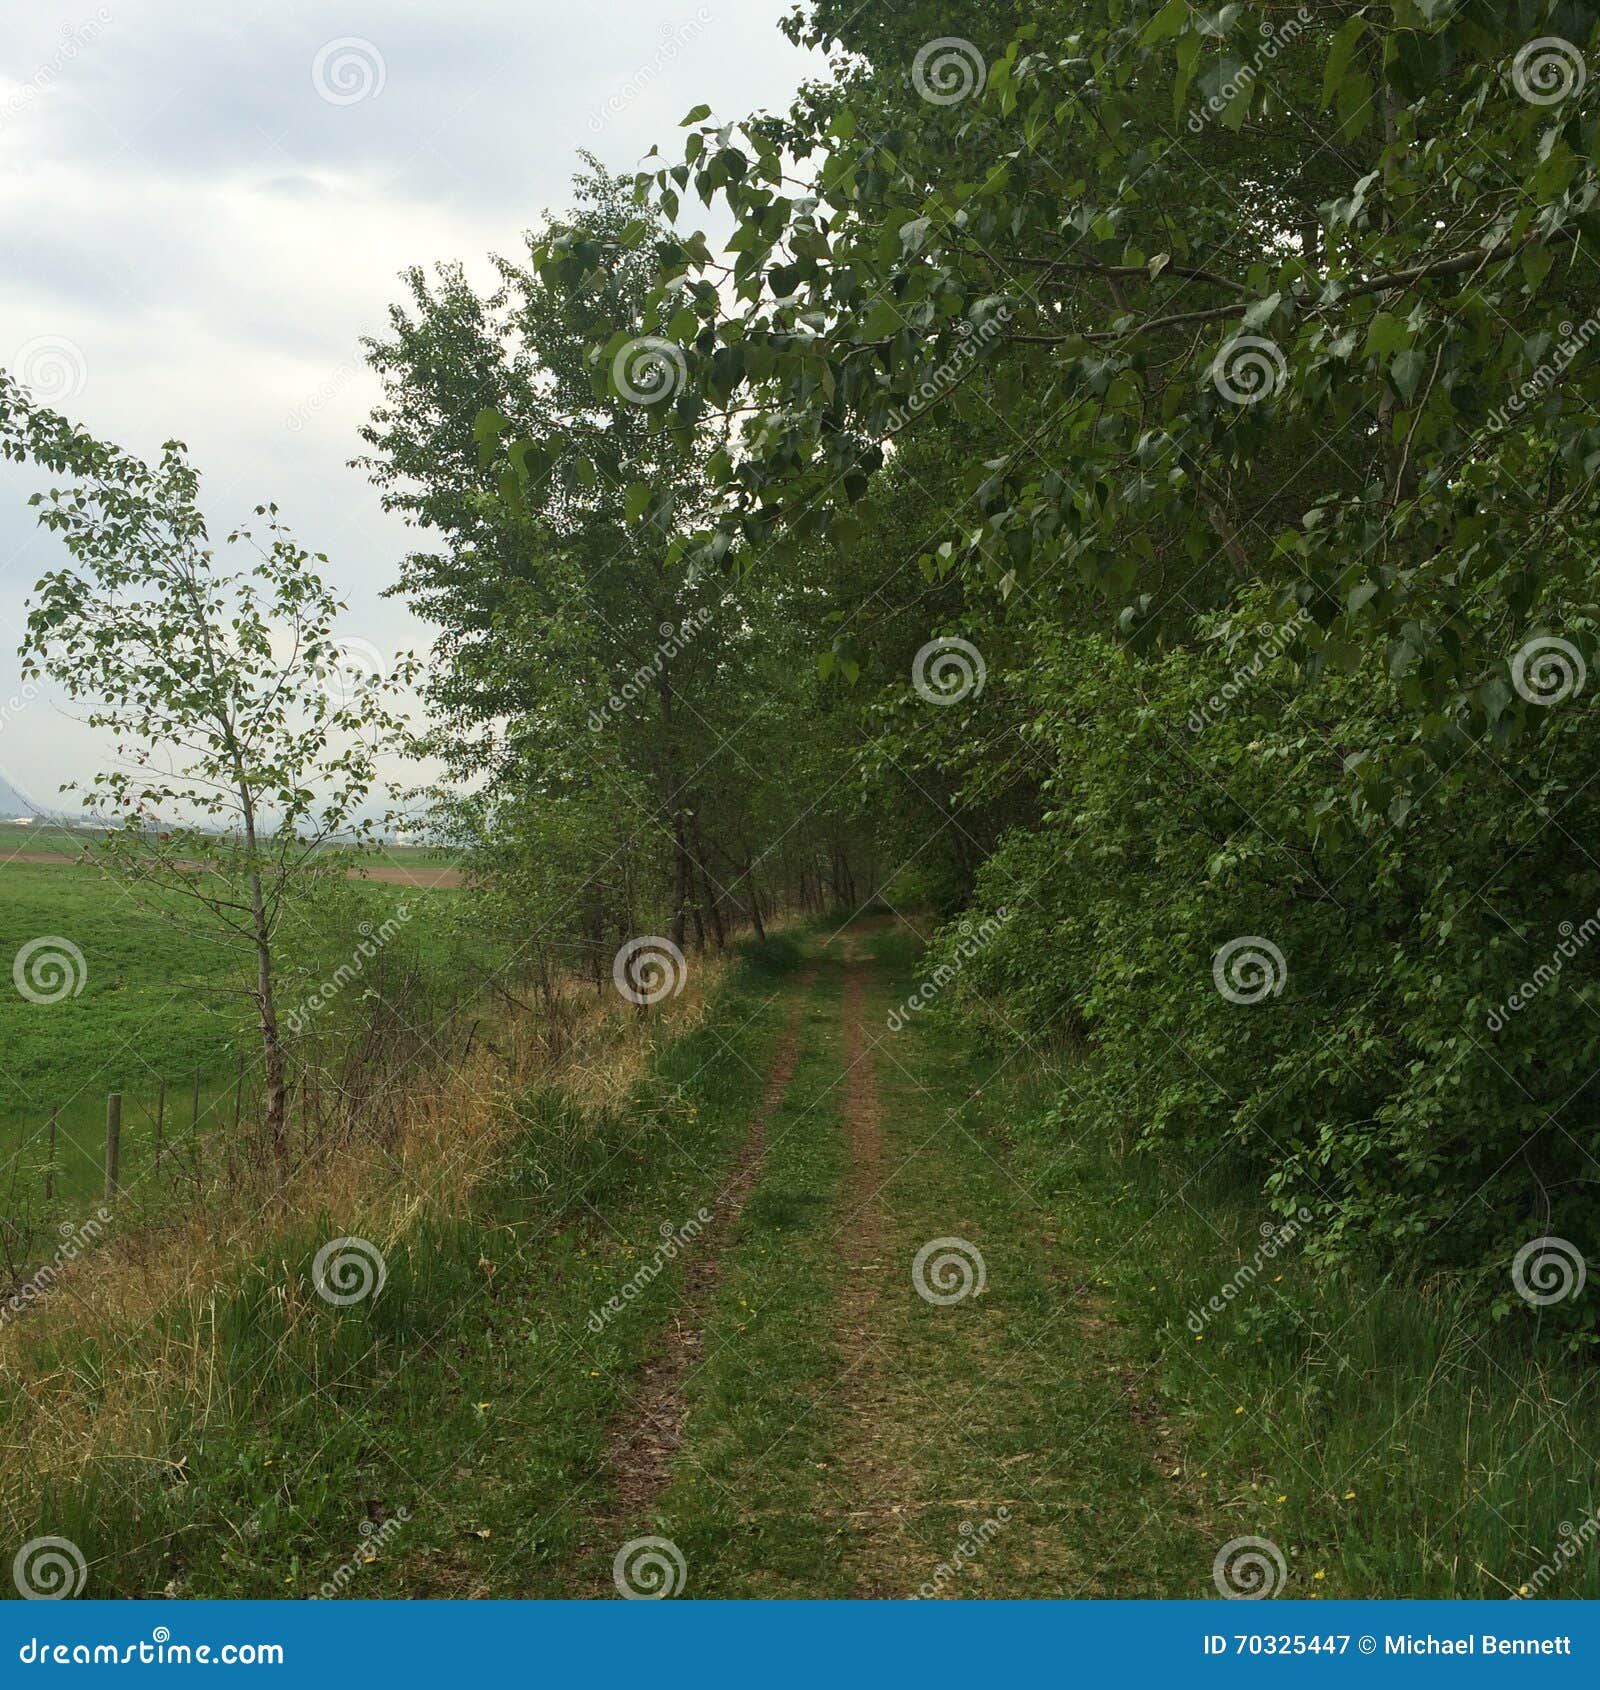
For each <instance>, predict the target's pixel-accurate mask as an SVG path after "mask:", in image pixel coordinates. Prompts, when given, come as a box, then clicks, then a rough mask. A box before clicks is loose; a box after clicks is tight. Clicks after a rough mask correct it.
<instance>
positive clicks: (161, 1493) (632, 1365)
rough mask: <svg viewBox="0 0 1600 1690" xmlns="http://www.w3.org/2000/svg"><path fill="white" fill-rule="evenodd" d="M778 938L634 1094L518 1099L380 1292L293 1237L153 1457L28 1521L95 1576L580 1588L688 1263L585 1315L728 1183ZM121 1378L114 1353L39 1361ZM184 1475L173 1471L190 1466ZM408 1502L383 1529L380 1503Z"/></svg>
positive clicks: (153, 1585)
mask: <svg viewBox="0 0 1600 1690" xmlns="http://www.w3.org/2000/svg"><path fill="white" fill-rule="evenodd" d="M792 964H793V955H792V951H791V950H790V948H789V947H786V946H785V945H783V944H782V943H781V942H775V943H773V944H772V945H769V946H768V947H766V948H764V949H762V950H759V951H757V952H755V953H754V954H752V955H751V956H750V958H749V959H748V960H747V962H746V963H745V965H744V966H743V967H742V969H741V970H740V971H739V972H738V974H737V977H736V978H735V979H734V980H733V981H732V983H731V984H730V985H729V986H728V988H727V989H726V991H725V993H724V995H723V998H722V1002H721V1014H720V1018H719V1021H718V1024H717V1026H716V1027H714V1028H713V1027H706V1028H703V1029H701V1030H700V1031H698V1032H696V1033H693V1034H691V1035H689V1036H688V1037H686V1038H684V1039H682V1040H680V1041H679V1042H677V1043H675V1044H672V1045H669V1046H667V1047H666V1048H665V1049H663V1050H661V1051H660V1052H659V1053H658V1054H657V1056H656V1058H655V1060H654V1062H653V1065H652V1071H651V1074H650V1078H649V1080H648V1081H647V1083H646V1084H645V1085H644V1086H643V1087H642V1088H641V1090H640V1093H639V1095H638V1096H637V1097H636V1098H635V1099H634V1100H633V1102H632V1103H631V1104H630V1105H629V1107H628V1108H627V1109H625V1110H620V1111H617V1112H615V1113H614V1114H611V1115H608V1116H606V1117H604V1118H603V1119H600V1120H598V1121H594V1120H590V1121H582V1120H579V1119H578V1118H576V1117H575V1116H574V1114H573V1113H572V1111H571V1109H570V1108H569V1107H568V1106H567V1105H566V1104H564V1103H563V1101H562V1100H561V1099H560V1098H559V1097H557V1096H555V1095H553V1094H550V1093H537V1094H531V1095H527V1096H524V1097H522V1098H521V1099H519V1100H517V1101H516V1102H515V1105H514V1106H515V1108H516V1109H517V1112H518V1114H519V1116H520V1117H521V1120H522V1123H523V1131H522V1133H521V1134H520V1136H519V1138H518V1140H517V1145H516V1149H515V1152H514V1154H513V1155H511V1156H510V1157H509V1158H508V1160H507V1163H506V1165H505V1167H504V1169H503V1177H502V1178H501V1180H500V1182H499V1183H498V1185H497V1186H496V1187H495V1188H494V1189H493V1190H491V1191H489V1192H487V1193H485V1194H484V1198H483V1201H482V1203H481V1204H480V1206H479V1207H478V1209H477V1211H476V1212H475V1213H474V1215H473V1217H472V1218H471V1219H470V1220H465V1221H461V1222H458V1223H453V1224H448V1225H446V1224H440V1223H437V1222H434V1223H427V1222H424V1223H423V1224H422V1225H420V1226H419V1228H418V1229H417V1230H416V1231H414V1232H413V1233H412V1234H411V1235H410V1236H409V1237H408V1238H407V1239H406V1240H405V1241H404V1242H402V1243H398V1244H395V1245H393V1246H392V1247H390V1248H389V1249H388V1250H387V1251H386V1259H387V1273H388V1278H387V1282H386V1285H385V1288H384V1290H383V1292H382V1294H381V1295H380V1296H378V1297H377V1298H376V1299H373V1300H369V1301H366V1302H363V1303H361V1304H359V1305H356V1306H353V1307H350V1308H330V1307H326V1306H325V1305H323V1304H322V1303H321V1302H320V1301H318V1300H317V1299H316V1298H315V1297H313V1296H311V1295H310V1292H309V1284H310V1269H311V1262H312V1259H313V1257H314V1255H315V1252H316V1250H317V1248H318V1247H319V1246H320V1245H321V1244H322V1243H323V1242H324V1241H325V1240H326V1238H327V1237H328V1236H329V1234H330V1232H332V1231H333V1230H334V1228H333V1223H332V1221H329V1222H327V1223H326V1224H324V1225H322V1226H320V1227H318V1228H317V1229H316V1230H315V1231H313V1232H308V1233H307V1234H306V1235H304V1236H300V1237H294V1238H288V1239H285V1240H283V1241H282V1242H281V1243H280V1245H278V1246H277V1247H275V1248H274V1249H273V1250H272V1251H271V1253H270V1256H264V1257H263V1258H262V1259H261V1260H260V1261H259V1262H257V1263H256V1264H254V1266H253V1267H252V1268H251V1269H250V1270H249V1271H248V1272H247V1273H245V1274H244V1275H243V1276H242V1278H241V1280H240V1281H239V1283H237V1284H236V1285H234V1286H233V1287H231V1288H229V1289H228V1290H226V1291H225V1292H224V1293H223V1294H222V1295H221V1296H220V1297H219V1298H218V1300H217V1305H216V1309H215V1317H214V1321H212V1320H208V1321H207V1322H206V1324H205V1327H204V1329H203V1330H197V1331H196V1332H195V1333H194V1334H192V1340H193V1341H194V1342H196V1343H198V1344H201V1345H205V1346H211V1347H214V1349H215V1350H216V1352H217V1353H218V1354H219V1355H220V1358H221V1361H222V1383H221V1386H220V1388H219V1389H218V1391H217V1392H216V1393H215V1395H214V1396H212V1397H211V1398H210V1399H209V1400H208V1403H207V1412H206V1413H204V1414H203V1415H200V1414H194V1415H191V1416H190V1417H189V1418H187V1419H184V1420H180V1421H178V1422H177V1423H175V1424H174V1425H173V1426H172V1427H171V1428H170V1431H169V1434H168V1435H167V1436H166V1437H164V1438H163V1439H162V1441H161V1446H160V1448H159V1451H158V1452H157V1454H156V1455H155V1456H154V1457H153V1458H152V1459H151V1460H150V1461H148V1462H140V1461H120V1462H115V1463H112V1462H107V1463H104V1464H101V1465H98V1466H96V1467H95V1468H93V1469H92V1470H91V1472H90V1474H89V1475H88V1476H87V1478H86V1479H85V1481H84V1482H82V1483H80V1484H76V1485H73V1486H71V1487H66V1488H55V1489H51V1490H49V1491H48V1492H46V1494H45V1495H44V1496H43V1498H42V1501H41V1503H40V1507H39V1510H38V1513H37V1516H36V1518H34V1519H32V1520H30V1521H20V1520H19V1521H12V1522H9V1523H8V1524H9V1529H10V1531H11V1533H12V1535H13V1536H15V1535H16V1534H17V1533H18V1532H21V1533H22V1538H19V1539H18V1541H22V1540H23V1539H25V1538H27V1537H30V1536H34V1535H39V1533H41V1532H44V1531H45V1530H46V1527H45V1526H44V1524H43V1523H42V1522H45V1521H50V1522H53V1524H51V1525H50V1526H49V1527H48V1530H49V1531H50V1532H54V1533H59V1534H62V1535H65V1536H68V1537H70V1538H71V1539H72V1540H73V1541H74V1542H76V1543H77V1544H79V1546H80V1547H81V1548H82V1549H83V1550H84V1552H85V1554H86V1555H87V1556H88V1558H89V1561H90V1584H89V1591H88V1593H89V1594H91V1595H95V1596H131V1595H141V1594H142V1595H148V1594H150V1593H151V1592H153V1591H159V1590H161V1589H163V1588H165V1587H167V1586H168V1584H169V1582H170V1583H171V1585H172V1586H173V1588H175V1589H176V1590H177V1591H178V1592H179V1593H180V1594H182V1595H184V1596H194V1597H202V1596H257V1597H261V1596H305V1595H311V1594H315V1593H316V1592H317V1591H318V1590H319V1589H320V1588H321V1586H322V1585H323V1583H324V1582H325V1581H328V1580H330V1579H332V1578H333V1577H334V1575H335V1574H336V1572H337V1570H338V1569H339V1568H340V1567H341V1566H343V1565H345V1564H347V1563H349V1562H350V1561H351V1560H352V1558H357V1559H359V1558H361V1557H363V1556H364V1555H367V1554H373V1553H374V1552H375V1549H376V1558H375V1559H374V1560H373V1561H372V1562H371V1563H370V1564H362V1565H361V1566H360V1571H359V1573H358V1574H357V1575H355V1577H354V1582H353V1584H352V1585H351V1586H350V1593H351V1594H359V1595H363V1596H369V1595H370V1596H379V1595H409V1596H430V1595H431V1596H459V1595H467V1594H471V1593H473V1592H475V1591H482V1592H484V1593H486V1594H489V1595H494V1596H528V1595H562V1594H575V1593H578V1592H579V1590H580V1589H581V1575H580V1572H579V1570H578V1569H579V1568H580V1567H581V1564H582V1558H581V1554H580V1547H581V1546H582V1545H583V1544H584V1542H585V1533H586V1531H587V1529H588V1521H589V1519H590V1515H591V1511H592V1510H593V1509H594V1508H595V1507H596V1506H598V1505H599V1503H600V1501H601V1499H603V1497H604V1494H605V1490H606V1486H607V1484H608V1475H607V1472H606V1466H605V1450H606V1438H607V1427H608V1425H609V1423H610V1422H611V1420H612V1418H613V1416H614V1415H615V1413H616V1411H617V1406H618V1402H619V1399H620V1398H621V1397H622V1395H623V1393H624V1392H625V1390H626V1384H627V1381H628V1380H629V1379H630V1378H631V1377H632V1376H633V1374H634V1373H635V1371H636V1370H637V1368H638V1367H639V1366H640V1364H641V1362H642V1360H643V1358H644V1356H645V1355H646V1354H647V1353H648V1351H649V1349H650V1347H651V1346H652V1344H653V1343H654V1342H655V1341H656V1337H657V1334H658V1333H659V1331H660V1328H661V1327H662V1325H663V1324H664V1323H665V1322H666V1321H667V1320H668V1318H669V1317H670V1314H671V1311H672V1306H673V1301H674V1297H675V1294H676V1289H677V1285H678V1282H679V1276H680V1274H681V1271H682V1267H683V1262H682V1260H681V1259H680V1260H679V1261H678V1262H677V1263H675V1264H672V1265H670V1266H669V1267H668V1269H667V1271H665V1272H663V1273H662V1274H661V1275H660V1276H659V1277H656V1278H655V1279H654V1280H653V1281H651V1282H650V1284H649V1285H648V1287H647V1289H646V1292H645V1294H644V1295H643V1296H641V1297H640V1298H639V1299H638V1300H637V1301H635V1302H631V1303H629V1304H627V1305H626V1307H627V1310H628V1312H627V1314H626V1316H625V1317H624V1318H621V1319H618V1320H615V1321H613V1322H611V1323H610V1324H608V1325H606V1326H605V1327H604V1329H603V1330H602V1331H601V1332H600V1333H599V1334H598V1335H596V1334H595V1333H594V1332H593V1331H591V1330H590V1325H589V1321H590V1316H591V1313H592V1312H593V1311H595V1310H596V1309H597V1308H599V1307H600V1306H601V1305H603V1304H604V1302H605V1301H606V1299H607V1298H608V1297H610V1296H613V1295H615V1294H617V1293H618V1292H620V1290H621V1287H622V1286H623V1285H624V1284H625V1283H627V1282H628V1281H629V1280H630V1279H631V1278H632V1277H633V1276H634V1275H635V1274H636V1273H637V1272H638V1270H639V1268H640V1266H641V1264H643V1263H644V1262H646V1261H647V1260H649V1259H650V1257H651V1254H652V1252H653V1251H654V1250H655V1248H656V1246H657V1244H658V1243H659V1241H660V1237H661V1230H660V1229H661V1227H662V1225H663V1223H666V1224H668V1225H680V1224H681V1223H682V1222H683V1221H684V1220H686V1219H687V1218H688V1217H689V1216H691V1215H693V1214H694V1213H695V1212H696V1210H697V1209H698V1208H699V1207H701V1206H702V1205H705V1204H709V1203H711V1202H713V1201H714V1200H715V1195H716V1192H717V1190H718V1189H719V1188H720V1181H721V1179H722V1177H723V1174H724V1172H725V1170H726V1168H727V1167H728V1165H729V1164H730V1163H731V1160H732V1158H733V1157H734V1155H735V1153H736V1151H737V1148H738V1146H739V1145H740V1143H741V1142H742V1140H743V1137H744V1134H745V1130H746V1127H747V1124H748V1120H749V1114H750V1110H751V1108H752V1107H753V1104H754V1100H755V1098H756V1097H757V1096H758V1095H759V1090H760V1084H761V1078H760V1076H761V1072H762V1069H763V1067H764V1064H765V1061H766V1056H767V1052H768V1048H769V1046H770V1043H771V1039H772V1036H773V1032H774V1028H775V1026H776V1024H777V1020H778V1017H779V1015H780V1014H781V1007H780V1005H778V1004H777V1003H775V1002H772V1001H770V1000H772V999H774V997H775V996H776V994H777V992H778V988H779V987H780V986H781V984H782V982H783V981H784V980H785V979H786V978H787V976H788V973H789V970H790V969H791V968H792ZM38 1364H39V1365H40V1366H41V1367H42V1368H45V1369H49V1368H51V1367H52V1366H57V1365H59V1366H61V1367H70V1368H71V1369H72V1370H73V1371H74V1373H75V1374H76V1375H77V1376H78V1377H80V1378H84V1377H87V1378H89V1379H90V1380H91V1381H92V1380H93V1379H94V1378H96V1377H99V1376H103V1377H104V1380H105V1384H106V1388H108V1389H109V1388H111V1385H112V1381H113V1379H114V1376H115V1371H116V1368H117V1366H118V1365H126V1362H125V1361H119V1358H116V1357H104V1356H94V1355H85V1354H84V1353H83V1351H82V1349H81V1347H74V1348H72V1349H71V1350H70V1351H68V1352H65V1353H63V1354H61V1355H60V1356H59V1357H53V1356H51V1355H49V1354H48V1353H46V1354H45V1355H43V1356H42V1357H41V1358H40V1359H39V1363H38ZM175 1474H176V1475H181V1477H179V1478H174V1475H175ZM402 1509H403V1510H404V1511H405V1515H406V1518H405V1520H404V1521H403V1522H402V1523H398V1524H396V1525H395V1526H393V1527H392V1528H391V1531H392V1536H388V1537H383V1538H379V1537H378V1535H377V1533H375V1532H372V1531H370V1530H369V1531H367V1532H364V1531H363V1526H364V1525H367V1526H370V1525H371V1523H372V1521H373V1520H374V1519H380V1518H381V1519H384V1520H388V1519H396V1520H398V1516H399V1511H400V1510H402Z"/></svg>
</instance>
